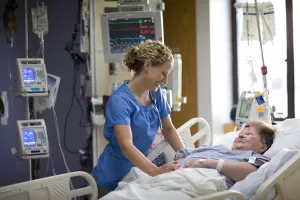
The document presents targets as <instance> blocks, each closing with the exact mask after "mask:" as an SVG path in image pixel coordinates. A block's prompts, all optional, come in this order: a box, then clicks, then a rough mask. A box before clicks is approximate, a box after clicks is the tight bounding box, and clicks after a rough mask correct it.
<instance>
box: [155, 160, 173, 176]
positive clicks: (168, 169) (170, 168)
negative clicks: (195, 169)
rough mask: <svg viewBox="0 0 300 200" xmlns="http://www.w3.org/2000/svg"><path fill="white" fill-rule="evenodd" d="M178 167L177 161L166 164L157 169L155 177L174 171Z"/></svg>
mask: <svg viewBox="0 0 300 200" xmlns="http://www.w3.org/2000/svg"><path fill="white" fill-rule="evenodd" d="M178 166H179V162H177V161H173V162H168V163H166V164H164V165H163V166H161V167H158V168H157V170H156V174H155V176H157V175H159V174H164V173H167V172H172V171H175V170H177V169H178Z"/></svg>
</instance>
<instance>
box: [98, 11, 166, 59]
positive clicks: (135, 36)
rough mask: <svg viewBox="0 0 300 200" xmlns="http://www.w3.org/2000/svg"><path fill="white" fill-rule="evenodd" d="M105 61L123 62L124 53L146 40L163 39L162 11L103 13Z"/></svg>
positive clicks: (162, 40) (102, 27)
mask: <svg viewBox="0 0 300 200" xmlns="http://www.w3.org/2000/svg"><path fill="white" fill-rule="evenodd" d="M101 30H102V42H103V53H104V61H105V62H106V63H109V62H119V63H121V62H122V57H123V53H124V52H125V50H126V49H127V48H129V47H130V46H132V45H136V46H137V45H139V44H141V43H143V42H144V41H146V40H157V41H161V42H164V39H163V17H162V12H161V11H141V12H115V13H105V14H102V15H101Z"/></svg>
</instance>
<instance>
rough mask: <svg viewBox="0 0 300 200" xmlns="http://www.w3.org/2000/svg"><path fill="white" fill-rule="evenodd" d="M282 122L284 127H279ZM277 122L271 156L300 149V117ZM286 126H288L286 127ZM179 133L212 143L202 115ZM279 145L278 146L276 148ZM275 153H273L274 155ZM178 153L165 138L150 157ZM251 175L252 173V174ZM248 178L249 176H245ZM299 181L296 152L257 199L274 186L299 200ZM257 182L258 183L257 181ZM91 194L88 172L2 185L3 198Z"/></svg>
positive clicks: (222, 195) (190, 140) (187, 139)
mask: <svg viewBox="0 0 300 200" xmlns="http://www.w3.org/2000/svg"><path fill="white" fill-rule="evenodd" d="M197 124H198V130H199V131H198V132H197V133H195V134H194V135H193V136H191V127H192V126H194V125H197ZM281 124H283V125H282V126H280V125H281ZM281 124H279V125H278V127H276V128H277V132H276V135H277V136H276V139H275V141H274V144H273V145H274V148H275V149H274V148H273V149H271V148H272V147H273V145H272V147H271V148H270V149H269V150H268V151H269V152H266V153H269V155H270V157H272V156H275V155H276V154H277V153H278V152H279V151H280V149H283V148H284V147H286V148H290V149H298V150H300V120H299V119H291V120H286V122H282V123H281ZM284 126H286V128H285V127H284ZM178 132H179V134H180V136H181V138H182V140H183V143H184V145H185V146H186V147H194V143H195V142H196V141H198V140H200V141H202V142H203V141H204V142H203V143H201V144H212V134H211V130H210V127H209V125H208V123H207V122H206V121H205V120H204V119H201V118H194V119H191V120H189V121H188V122H187V123H185V124H184V125H182V126H181V127H180V128H178ZM236 135H237V132H232V133H228V134H226V135H225V136H223V138H222V139H221V140H220V141H221V142H219V144H223V145H225V146H226V145H227V146H230V145H231V144H232V141H233V138H235V137H236ZM276 148H277V149H276ZM272 154H273V155H272ZM174 155H175V152H174V151H173V150H172V149H171V148H170V146H169V145H168V144H167V143H166V142H165V141H164V140H163V141H162V142H161V143H159V145H158V146H157V147H155V148H154V149H153V151H152V152H151V153H150V154H149V156H148V158H149V159H150V160H153V159H155V158H157V157H158V156H164V157H165V158H166V159H167V161H171V160H173V159H174ZM75 176H81V177H83V178H84V179H85V180H86V181H87V183H88V186H86V187H84V188H80V189H76V190H71V189H70V179H71V177H75ZM249 176H250V175H249ZM246 179H247V178H246ZM299 181H300V153H299V152H298V153H296V154H295V155H293V156H292V157H291V158H290V159H289V160H288V161H287V162H286V163H285V164H283V165H282V166H281V167H280V168H279V169H278V170H276V171H275V172H274V174H273V175H272V176H271V177H270V178H268V179H267V180H266V181H264V183H263V184H261V185H260V186H259V188H258V189H257V191H256V193H255V199H261V200H264V199H266V195H267V194H268V192H269V190H271V189H272V188H273V189H274V188H275V191H276V192H275V194H274V196H273V198H272V199H276V200H279V199H289V200H293V199H299V196H300V190H299V189H298V187H299V186H298V185H297V183H298V182H299ZM254 184H256V183H254ZM84 195H88V196H89V199H92V200H95V199H97V186H96V183H95V181H94V179H93V177H92V176H91V175H89V174H87V173H85V172H72V173H68V174H62V175H57V176H53V177H48V178H42V179H38V180H33V181H28V182H24V183H18V184H14V185H9V186H5V187H2V188H0V200H19V199H20V200H21V199H22V200H27V199H32V200H36V199H37V200H38V199H43V200H46V199H51V200H52V199H55V200H56V199H57V200H67V199H68V200H71V199H74V197H79V196H84ZM233 197H235V199H240V200H244V199H247V198H246V197H245V196H244V195H243V194H242V193H241V192H239V191H235V190H227V191H222V192H216V193H213V194H209V195H203V196H200V197H198V198H196V199H198V200H200V199H201V200H212V199H215V200H219V199H227V198H233Z"/></svg>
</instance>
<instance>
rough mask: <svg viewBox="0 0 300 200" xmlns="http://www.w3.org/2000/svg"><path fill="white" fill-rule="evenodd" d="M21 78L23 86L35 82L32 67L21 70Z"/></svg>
mask: <svg viewBox="0 0 300 200" xmlns="http://www.w3.org/2000/svg"><path fill="white" fill-rule="evenodd" d="M22 76H23V81H24V84H31V83H34V82H35V80H34V79H35V78H34V77H35V76H34V69H33V68H32V67H24V68H22Z"/></svg>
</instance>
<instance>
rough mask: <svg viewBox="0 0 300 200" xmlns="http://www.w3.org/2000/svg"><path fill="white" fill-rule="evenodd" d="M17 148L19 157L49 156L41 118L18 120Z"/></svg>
mask: <svg viewBox="0 0 300 200" xmlns="http://www.w3.org/2000/svg"><path fill="white" fill-rule="evenodd" d="M17 124H18V134H17V150H18V154H19V156H20V158H21V159H35V158H46V157H49V142H48V135H47V129H46V125H45V121H44V120H43V119H34V120H19V121H17Z"/></svg>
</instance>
